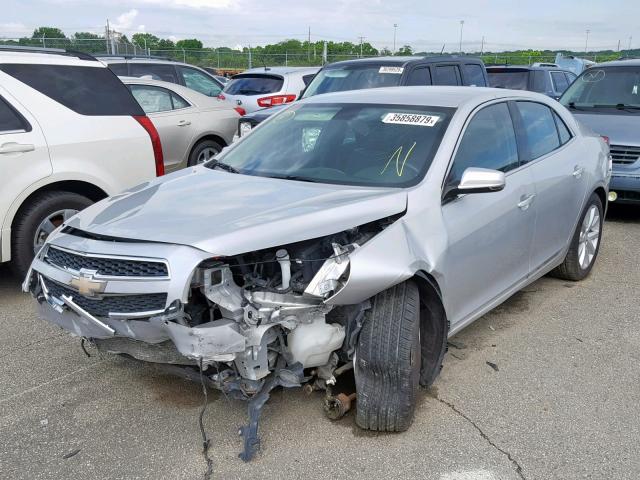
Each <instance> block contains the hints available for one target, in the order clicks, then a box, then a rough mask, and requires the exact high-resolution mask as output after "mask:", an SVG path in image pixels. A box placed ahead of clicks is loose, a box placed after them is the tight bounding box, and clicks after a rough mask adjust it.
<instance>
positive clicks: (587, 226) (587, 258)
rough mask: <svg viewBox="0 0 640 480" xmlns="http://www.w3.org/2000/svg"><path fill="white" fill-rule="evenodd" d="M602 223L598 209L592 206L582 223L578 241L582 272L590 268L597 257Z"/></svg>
mask: <svg viewBox="0 0 640 480" xmlns="http://www.w3.org/2000/svg"><path fill="white" fill-rule="evenodd" d="M601 223H602V221H601V219H600V211H599V210H598V207H597V206H595V205H591V206H590V207H589V210H587V213H586V215H585V216H584V220H583V221H582V226H581V227H580V238H579V240H578V262H579V264H580V268H581V269H582V270H586V269H587V268H589V266H590V265H591V263H592V262H593V258H594V257H595V255H596V252H597V250H598V243H599V242H600V230H601Z"/></svg>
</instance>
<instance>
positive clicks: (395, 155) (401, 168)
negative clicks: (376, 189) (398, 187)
mask: <svg viewBox="0 0 640 480" xmlns="http://www.w3.org/2000/svg"><path fill="white" fill-rule="evenodd" d="M417 143H418V142H413V145H411V148H410V149H409V151H408V152H407V154H406V155H405V156H404V159H403V160H402V161H401V160H400V157H401V156H402V145H400V146H399V147H398V148H396V151H395V152H393V153H392V154H391V156H390V157H389V160H387V164H386V165H385V166H384V168H383V169H382V171H381V172H380V175H382V174H384V172H386V171H387V168H389V165H390V164H391V162H393V161H394V160H395V161H396V173H397V174H398V176H399V177H401V176H402V174H403V173H404V166H405V165H406V163H407V160H409V157H410V156H411V152H413V149H414V148H415V146H416V144H417Z"/></svg>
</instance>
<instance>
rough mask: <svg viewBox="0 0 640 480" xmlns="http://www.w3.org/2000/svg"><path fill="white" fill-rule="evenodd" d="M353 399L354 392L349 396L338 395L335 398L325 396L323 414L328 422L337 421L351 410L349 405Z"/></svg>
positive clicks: (354, 397) (344, 394) (354, 396)
mask: <svg viewBox="0 0 640 480" xmlns="http://www.w3.org/2000/svg"><path fill="white" fill-rule="evenodd" d="M355 399H356V394H355V392H354V393H352V394H350V395H347V394H346V393H339V394H338V395H336V396H335V397H334V396H333V395H327V398H325V400H324V413H325V415H326V416H327V418H329V419H330V420H339V419H341V418H342V417H344V416H345V414H346V413H347V412H348V411H349V410H351V404H352V403H353V401H354V400H355Z"/></svg>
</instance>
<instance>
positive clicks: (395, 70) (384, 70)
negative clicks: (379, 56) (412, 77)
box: [378, 67, 404, 75]
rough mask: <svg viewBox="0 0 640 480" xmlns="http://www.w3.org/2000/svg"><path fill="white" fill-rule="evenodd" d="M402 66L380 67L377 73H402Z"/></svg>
mask: <svg viewBox="0 0 640 480" xmlns="http://www.w3.org/2000/svg"><path fill="white" fill-rule="evenodd" d="M402 72H404V67H380V70H378V73H395V74H396V75H402Z"/></svg>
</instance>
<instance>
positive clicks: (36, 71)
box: [0, 62, 144, 115]
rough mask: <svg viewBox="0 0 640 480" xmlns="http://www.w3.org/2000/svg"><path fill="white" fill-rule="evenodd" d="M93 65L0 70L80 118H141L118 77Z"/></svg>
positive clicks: (10, 66) (4, 67)
mask: <svg viewBox="0 0 640 480" xmlns="http://www.w3.org/2000/svg"><path fill="white" fill-rule="evenodd" d="M96 65H100V66H96V67H79V66H75V65H74V66H70V65H43V64H10V63H7V64H4V65H0V70H2V71H3V72H5V73H6V74H8V75H11V76H12V77H14V78H16V79H18V80H19V81H21V82H22V83H24V84H26V85H28V86H30V87H31V88H33V89H35V90H37V91H38V92H40V93H42V94H44V95H46V96H47V97H49V98H51V99H52V100H55V101H56V102H58V103H60V104H62V105H64V106H65V107H67V108H69V109H71V110H73V111H74V112H76V113H79V114H81V115H144V112H143V111H142V108H140V105H138V103H137V102H136V101H135V99H134V98H133V96H132V95H131V92H129V90H128V89H127V87H125V85H124V84H123V83H122V82H121V81H120V80H118V77H116V76H115V75H114V74H113V72H111V71H110V70H109V69H108V68H104V67H103V66H102V64H100V63H98V62H96Z"/></svg>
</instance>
